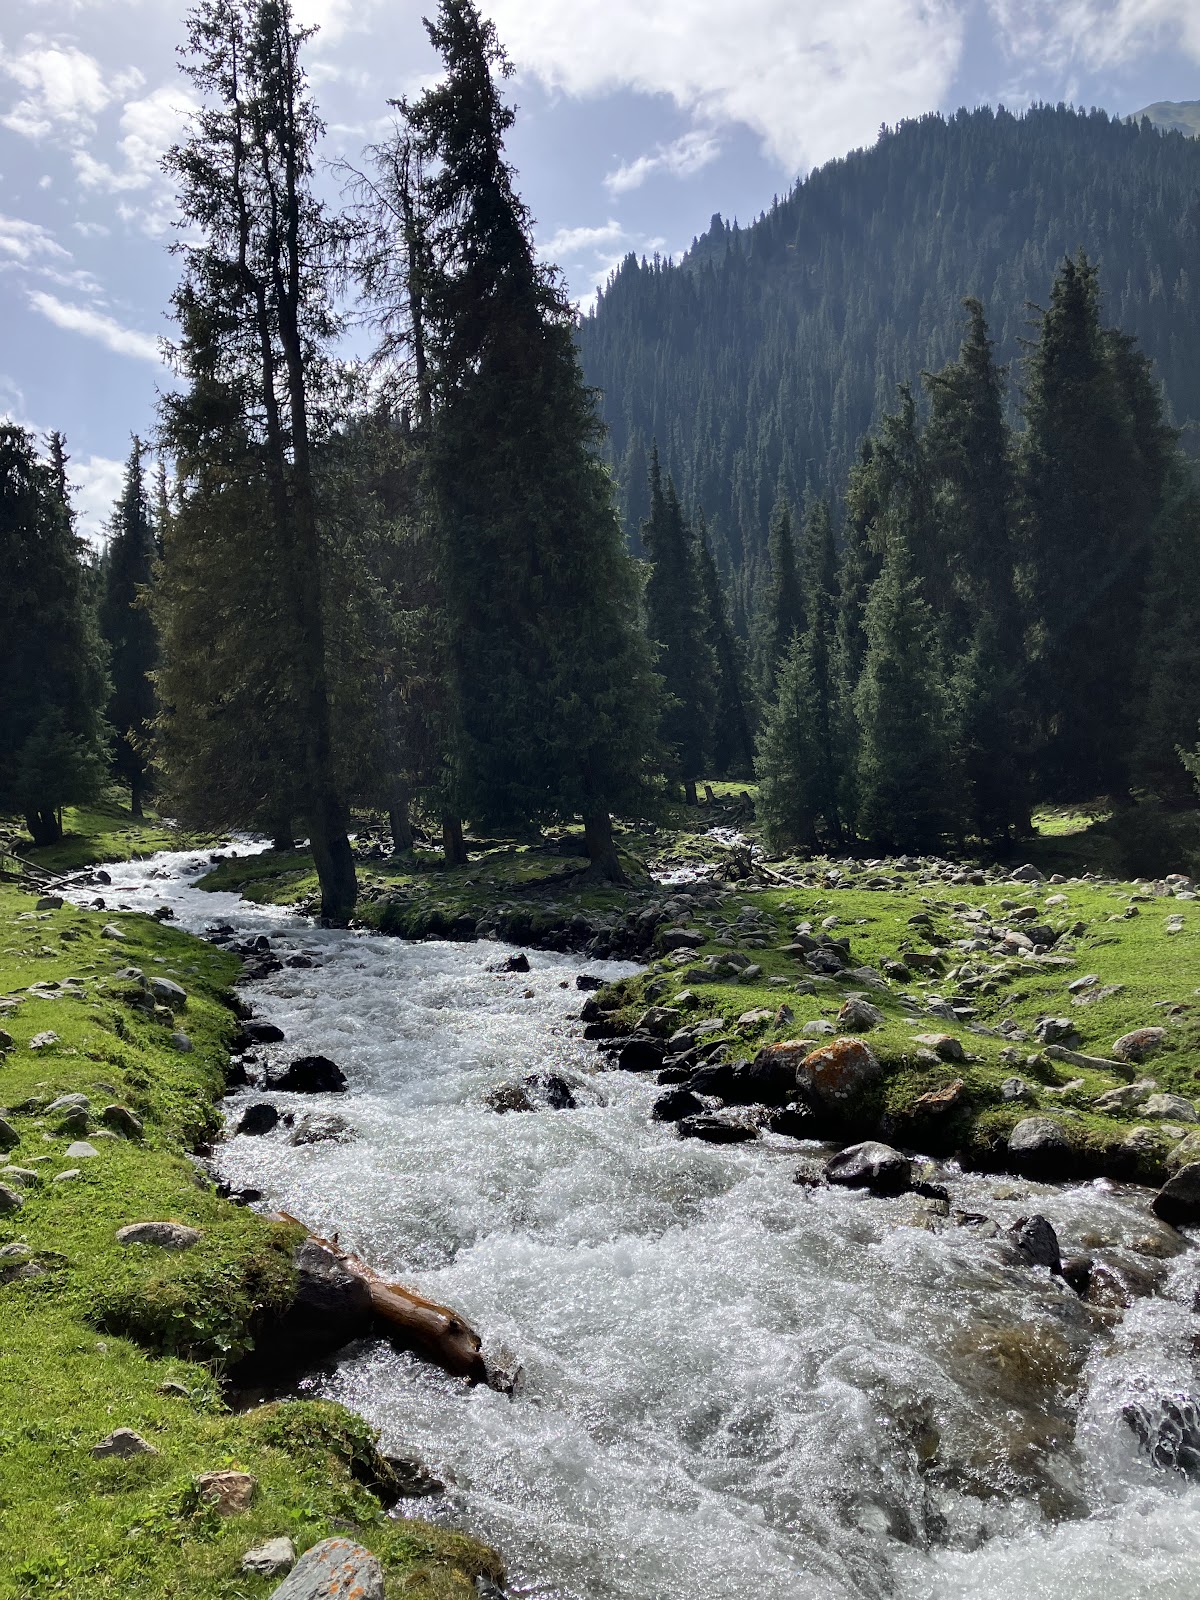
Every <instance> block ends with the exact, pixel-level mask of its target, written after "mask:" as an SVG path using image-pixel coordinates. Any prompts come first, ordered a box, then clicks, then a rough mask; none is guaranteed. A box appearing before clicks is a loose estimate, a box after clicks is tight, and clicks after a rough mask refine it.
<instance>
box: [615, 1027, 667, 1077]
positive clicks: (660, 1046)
mask: <svg viewBox="0 0 1200 1600" xmlns="http://www.w3.org/2000/svg"><path fill="white" fill-rule="evenodd" d="M665 1056H666V1045H665V1043H664V1042H663V1041H662V1040H660V1039H650V1038H642V1037H639V1036H637V1035H636V1034H635V1035H634V1037H633V1038H631V1039H627V1040H626V1041H625V1043H624V1044H623V1045H622V1046H621V1050H620V1053H619V1054H618V1056H617V1066H618V1068H619V1069H620V1070H621V1071H622V1072H657V1071H658V1069H659V1068H660V1067H661V1066H662V1064H663V1060H664V1058H665Z"/></svg>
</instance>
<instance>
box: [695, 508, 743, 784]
mask: <svg viewBox="0 0 1200 1600" xmlns="http://www.w3.org/2000/svg"><path fill="white" fill-rule="evenodd" d="M697 557H698V560H699V567H700V588H701V592H702V594H703V597H704V609H705V614H706V618H707V629H706V637H707V640H708V646H709V649H710V650H711V651H712V655H713V661H714V663H715V667H716V671H715V676H714V679H713V698H714V706H713V727H712V737H711V740H710V754H711V758H712V764H713V771H714V772H715V773H716V775H717V776H718V777H721V778H727V777H749V775H750V773H751V772H752V771H753V770H754V741H753V739H752V737H751V733H750V716H749V712H748V710H747V698H748V696H747V690H746V663H745V654H744V651H743V649H742V643H741V640H740V639H739V638H738V636H737V634H736V633H735V632H734V631H733V623H732V622H731V620H730V616H729V605H728V602H727V600H726V598H725V591H724V590H723V589H722V587H721V577H720V574H719V573H718V571H717V563H716V561H715V560H714V559H713V553H712V549H711V547H710V545H709V542H708V534H707V531H706V530H705V528H704V527H703V525H701V528H700V533H699V540H698V546H697Z"/></svg>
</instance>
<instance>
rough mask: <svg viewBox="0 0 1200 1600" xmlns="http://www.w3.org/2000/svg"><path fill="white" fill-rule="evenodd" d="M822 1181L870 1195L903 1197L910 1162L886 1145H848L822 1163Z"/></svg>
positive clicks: (867, 1143) (908, 1183)
mask: <svg viewBox="0 0 1200 1600" xmlns="http://www.w3.org/2000/svg"><path fill="white" fill-rule="evenodd" d="M825 1181H826V1182H827V1183H832V1184H836V1185H838V1186H839V1187H840V1188H843V1189H869V1190H870V1191H871V1193H872V1194H878V1195H897V1194H903V1193H904V1191H905V1190H906V1189H908V1188H909V1187H910V1186H911V1184H912V1163H911V1162H910V1161H909V1159H908V1157H907V1156H902V1155H901V1154H900V1152H899V1151H898V1150H893V1149H892V1147H891V1146H890V1145H886V1144H879V1143H878V1142H876V1141H875V1140H873V1139H868V1140H866V1141H865V1142H864V1143H862V1144H852V1145H850V1146H849V1148H848V1149H845V1150H841V1151H839V1152H838V1154H837V1155H836V1156H834V1157H833V1158H832V1159H831V1160H830V1161H827V1162H826V1163H825Z"/></svg>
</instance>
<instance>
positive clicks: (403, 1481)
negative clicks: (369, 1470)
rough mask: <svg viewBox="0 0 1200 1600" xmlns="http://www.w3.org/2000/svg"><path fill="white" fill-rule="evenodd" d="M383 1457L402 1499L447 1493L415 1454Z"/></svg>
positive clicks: (394, 1489) (394, 1486) (442, 1484)
mask: <svg viewBox="0 0 1200 1600" xmlns="http://www.w3.org/2000/svg"><path fill="white" fill-rule="evenodd" d="M501 1392H504V1391H501ZM383 1459H384V1460H385V1461H386V1462H387V1464H388V1467H389V1468H390V1470H391V1474H392V1487H393V1491H394V1493H396V1494H398V1495H399V1496H400V1498H401V1499H404V1500H423V1499H427V1498H428V1497H429V1496H430V1495H434V1494H445V1492H446V1485H445V1484H444V1483H443V1482H442V1480H441V1479H440V1478H439V1477H437V1476H436V1475H435V1474H434V1473H432V1472H430V1470H429V1468H428V1467H427V1466H426V1465H425V1463H424V1462H423V1461H418V1460H416V1458H415V1457H413V1456H384V1458H383Z"/></svg>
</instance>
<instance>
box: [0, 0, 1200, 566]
mask: <svg viewBox="0 0 1200 1600" xmlns="http://www.w3.org/2000/svg"><path fill="white" fill-rule="evenodd" d="M294 3H295V6H296V10H297V13H298V15H300V16H301V17H302V18H303V19H304V20H305V21H308V22H311V23H313V24H315V25H319V27H320V32H319V34H318V36H317V38H316V39H315V40H314V41H313V43H312V44H311V46H310V47H309V53H308V62H309V67H310V72H311V76H312V81H313V85H314V88H315V91H316V94H317V97H318V99H319V101H320V104H321V107H322V110H323V112H324V115H325V119H326V122H327V124H328V129H329V132H328V138H327V150H326V154H327V155H328V157H329V158H330V159H331V160H336V159H337V158H339V157H345V158H347V159H349V160H351V161H356V160H358V158H359V156H360V153H361V151H362V148H363V146H364V145H365V144H367V143H369V142H370V141H371V140H372V139H374V138H378V137H379V136H380V134H381V133H382V132H383V131H384V130H385V128H386V125H387V110H386V100H387V98H388V97H389V96H393V97H394V96H398V95H401V94H404V93H411V92H413V91H415V90H417V89H419V87H420V85H421V83H422V81H423V80H424V79H425V78H426V77H427V75H429V74H430V73H431V72H432V71H433V69H434V64H433V59H432V56H431V54H430V52H429V49H428V45H427V43H426V41H425V38H424V33H423V30H422V27H421V13H422V11H423V10H428V9H429V8H430V5H431V4H432V0H428V3H426V4H422V3H420V0H294ZM485 9H489V8H487V7H485ZM186 10H187V8H186V6H185V5H184V4H181V3H178V4H177V3H175V0H4V3H3V7H2V9H0V414H3V413H7V414H8V415H9V416H11V417H12V418H14V419H16V420H18V421H20V422H23V423H26V424H27V425H29V426H32V427H35V428H37V429H38V430H44V429H47V428H50V427H59V428H62V429H63V430H64V431H65V433H66V435H67V439H68V447H69V449H70V451H71V455H72V469H71V470H72V477H73V480H74V482H75V484H76V486H77V503H78V505H79V508H80V512H81V516H82V520H83V523H84V526H85V527H86V529H87V530H88V531H89V532H90V533H93V534H95V533H96V532H97V530H98V529H99V528H100V526H101V523H102V521H103V519H104V517H105V516H106V515H107V514H108V511H109V509H110V507H111V503H112V500H113V499H114V498H115V495H116V493H117V490H118V488H119V484H120V473H121V462H122V460H123V458H124V457H125V455H126V454H127V452H128V448H129V436H130V433H131V432H133V431H137V432H138V433H140V434H142V435H143V436H149V435H150V434H151V433H152V431H153V427H154V415H155V397H156V393H157V390H158V388H159V387H160V385H161V384H162V383H163V382H165V381H167V379H166V376H165V374H164V369H163V368H162V366H161V364H160V358H159V354H158V349H157V341H158V339H159V338H160V337H161V336H162V335H164V334H166V333H168V332H169V324H168V321H167V310H168V299H169V295H170V291H171V288H172V285H173V282H174V277H175V263H174V261H173V260H172V258H171V256H170V255H169V253H168V248H167V247H168V245H169V243H170V239H171V218H172V200H171V193H170V189H169V187H168V186H167V185H166V184H165V182H164V180H163V179H162V177H161V174H160V173H159V170H158V160H159V157H160V155H161V153H162V151H163V149H165V148H166V147H167V146H168V145H169V144H170V143H171V142H172V141H173V139H174V138H175V137H176V136H177V134H178V131H179V128H180V126H181V122H182V118H183V117H184V115H185V114H186V107H187V89H186V86H185V85H184V83H183V81H182V80H181V78H180V76H179V73H178V70H177V66H176V54H175V52H176V49H177V47H178V45H179V44H180V43H181V42H182V39H183V36H184V18H185V15H186ZM490 14H491V15H492V16H493V17H494V19H495V21H496V23H497V26H498V28H499V30H500V33H501V36H502V37H503V38H504V39H505V40H506V42H507V44H508V47H509V50H510V53H511V55H512V57H513V59H514V62H515V63H516V65H517V68H518V74H517V77H516V79H515V80H514V82H513V84H512V86H511V87H512V94H513V96H514V98H515V100H516V101H517V103H518V105H519V106H520V108H521V115H520V119H519V122H518V124H517V127H516V129H515V130H514V132H513V136H512V139H511V143H510V151H511V154H512V157H513V159H514V161H515V163H516V165H517V167H518V169H519V171H520V174H521V181H522V188H523V192H524V194H525V196H526V198H527V199H528V201H529V203H530V206H531V208H532V211H533V213H534V216H535V217H536V218H537V224H538V227H537V232H538V239H539V242H540V244H541V246H542V248H543V250H544V252H545V253H546V255H547V256H548V257H550V258H552V259H554V260H556V261H557V262H558V263H559V264H560V265H561V266H562V268H563V269H564V271H565V273H566V275H567V278H568V282H569V284H570V287H571V292H572V294H573V295H575V296H576V297H577V298H579V299H580V300H581V301H583V300H586V299H587V298H588V297H589V296H590V295H591V294H592V293H593V291H594V289H595V286H596V284H597V283H600V282H603V280H604V278H605V277H606V275H607V273H608V272H609V271H610V270H611V268H612V266H613V265H614V264H615V263H616V262H617V261H618V260H619V259H620V257H621V256H622V255H623V254H624V253H625V252H626V251H628V250H631V249H632V250H636V251H638V252H639V253H643V252H645V253H653V252H654V251H655V250H658V251H661V252H662V253H663V254H672V255H678V254H679V253H680V252H681V251H683V250H685V249H686V248H687V246H688V245H689V244H690V242H691V240H692V238H693V236H694V235H695V234H697V233H700V232H703V231H704V229H705V228H706V227H707V225H708V221H709V218H710V216H711V214H712V213H713V212H714V211H720V212H721V213H722V214H723V215H724V216H726V217H737V218H738V219H739V220H741V221H743V222H745V221H748V220H750V219H751V218H752V217H754V216H755V215H757V213H758V212H759V211H760V210H761V209H762V208H763V207H764V206H767V205H769V204H770V202H771V198H772V196H773V195H774V194H776V193H780V192H782V191H783V190H785V189H786V188H787V187H788V186H789V184H790V183H791V182H792V181H793V179H794V178H795V177H796V176H797V175H799V174H802V173H805V172H807V171H808V170H810V169H811V168H812V167H813V166H814V165H818V164H820V163H821V162H823V161H826V160H829V159H830V158H831V157H834V156H838V155H842V154H844V153H845V152H846V151H847V150H850V149H853V148H855V147H856V146H859V145H863V144H869V143H871V142H872V141H873V139H874V137H875V133H876V131H877V129H878V127H879V125H880V123H883V122H887V123H895V122H897V121H899V120H900V119H901V118H904V117H909V116H916V115H919V114H920V113H922V112H924V111H928V110H933V109H942V110H946V111H951V110H954V109H955V108H957V107H958V106H960V105H968V106H971V105H977V104H980V103H983V102H989V103H992V104H995V103H997V102H1003V103H1004V104H1006V105H1008V106H1010V107H1011V108H1013V109H1017V108H1020V107H1022V106H1025V105H1028V104H1029V103H1030V102H1032V101H1035V100H1045V101H1052V102H1053V101H1059V100H1066V101H1069V102H1072V103H1075V104H1078V105H1084V106H1093V105H1096V106H1103V107H1104V108H1105V109H1107V110H1109V111H1110V112H1113V113H1114V114H1126V113H1128V112H1130V111H1133V110H1136V109H1138V108H1139V107H1141V106H1143V105H1145V104H1147V103H1149V102H1152V101H1155V100H1188V99H1200V0H493V3H492V5H491V6H490ZM323 181H324V182H326V183H327V184H329V185H332V183H333V180H332V177H331V176H328V175H327V176H326V177H325V179H324V180H323Z"/></svg>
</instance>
